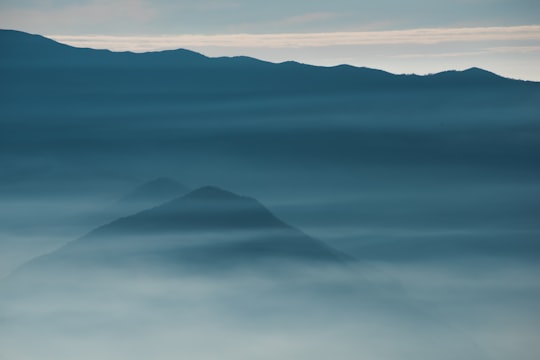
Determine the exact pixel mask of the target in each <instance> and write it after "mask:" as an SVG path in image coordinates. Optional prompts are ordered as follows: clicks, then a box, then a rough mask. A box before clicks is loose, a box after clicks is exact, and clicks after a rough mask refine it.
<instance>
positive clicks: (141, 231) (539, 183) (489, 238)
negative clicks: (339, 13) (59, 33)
mask: <svg viewBox="0 0 540 360" xmlns="http://www.w3.org/2000/svg"><path fill="white" fill-rule="evenodd" d="M0 40H1V41H2V44H4V43H5V44H11V45H10V46H7V45H6V46H4V48H10V49H13V50H12V51H8V52H6V53H5V54H2V55H1V56H0V74H1V76H2V78H3V79H4V81H2V82H1V83H0V126H1V128H2V130H1V131H0V169H1V171H0V204H1V205H0V358H6V359H25V360H26V359H36V358H40V359H55V360H57V359H59V360H62V359H73V358H77V359H98V358H99V359H147V358H159V359H178V358H193V359H201V360H206V359H276V358H282V359H300V360H302V359H328V358H337V359H359V358H361V359H380V360H394V359H395V360H397V359H405V360H407V359H456V358H460V359H493V360H503V359H510V358H511V359H523V360H533V359H537V358H538V357H539V355H540V345H539V342H538V339H539V336H540V311H539V310H540V309H539V305H538V304H540V282H539V281H538V278H540V277H539V275H540V265H539V262H538V260H539V258H540V244H539V242H538V241H539V239H540V223H539V222H538V219H539V218H540V202H539V200H540V168H539V167H538V164H539V163H540V122H539V119H540V107H539V105H538V104H539V103H540V101H539V100H540V86H539V84H538V83H535V82H524V81H516V80H510V79H505V78H501V77H499V76H497V75H495V74H492V73H489V72H486V71H483V70H481V69H474V68H473V69H469V70H466V71H462V72H455V71H449V72H444V73H440V74H434V75H429V76H415V75H392V74H389V73H385V72H382V71H378V70H373V69H366V68H354V67H349V66H339V67H332V68H322V67H314V66H308V65H303V64H298V63H283V64H271V63H265V62H261V61H258V60H255V59H249V58H206V57H204V56H202V55H199V54H196V53H191V52H188V51H185V50H183V51H171V52H162V53H148V54H132V53H111V52H106V51H98V50H89V49H75V48H70V47H67V46H64V45H60V44H57V43H54V42H52V41H50V40H47V39H45V38H41V37H33V36H31V35H28V34H22V33H17V34H13V33H10V32H2V34H1V37H0ZM12 44H17V46H12Z"/></svg>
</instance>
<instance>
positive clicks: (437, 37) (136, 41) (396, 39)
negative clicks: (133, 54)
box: [50, 17, 540, 51]
mask: <svg viewBox="0 0 540 360" xmlns="http://www.w3.org/2000/svg"><path fill="white" fill-rule="evenodd" d="M312 18H313V17H308V18H306V19H299V20H302V21H303V20H310V19H312ZM50 37H51V38H53V39H55V40H57V41H60V42H63V43H67V44H70V45H74V46H81V47H92V48H107V49H111V50H118V51H122V50H131V51H152V50H164V49H174V48H179V47H187V48H190V47H236V48H302V47H326V46H363V45H396V44H424V45H429V44H441V43H459V42H486V41H505V42H509V41H540V25H529V26H508V27H468V28H424V29H409V30H392V31H362V32H327V33H285V34H220V35H196V34H189V35H188V34H186V35H157V36H107V35H50Z"/></svg>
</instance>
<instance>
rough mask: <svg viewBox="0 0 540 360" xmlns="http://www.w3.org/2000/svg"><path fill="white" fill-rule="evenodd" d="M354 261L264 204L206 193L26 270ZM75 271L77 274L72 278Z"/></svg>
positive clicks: (117, 226)
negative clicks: (294, 226)
mask: <svg viewBox="0 0 540 360" xmlns="http://www.w3.org/2000/svg"><path fill="white" fill-rule="evenodd" d="M349 260H350V258H349V257H348V256H346V255H344V254H341V253H340V252H339V251H337V250H334V249H332V248H330V247H329V246H327V245H325V244H324V243H322V242H320V241H318V240H315V239H312V238H311V237H309V236H307V235H306V234H304V233H302V232H301V231H299V230H297V229H295V228H293V227H291V226H289V225H287V224H285V223H284V222H283V221H281V220H280V219H278V218H277V217H275V216H274V215H273V214H272V213H271V212H270V211H269V210H268V209H266V208H265V207H264V206H263V205H261V204H260V203H259V202H258V201H256V200H254V199H252V198H249V197H244V196H239V195H236V194H234V193H231V192H228V191H225V190H222V189H219V188H216V187H211V186H206V187H203V188H200V189H197V190H195V191H192V192H190V193H188V194H187V195H185V196H182V197H179V198H176V199H174V200H171V201H169V202H167V203H165V204H163V205H160V206H157V207H154V208H151V209H147V210H145V211H142V212H140V213H137V214H135V215H131V216H127V217H124V218H120V219H118V220H115V221H113V222H111V223H109V224H107V225H104V226H102V227H100V228H97V229H95V230H93V231H91V232H90V233H89V234H88V235H86V236H84V237H82V238H80V239H77V240H75V241H72V242H70V243H68V244H66V245H65V246H63V247H62V248H60V249H59V250H57V251H55V252H53V253H51V254H49V255H45V256H42V257H39V258H37V259H35V260H33V261H30V262H29V263H28V264H26V265H24V266H22V267H21V268H20V269H19V270H17V271H16V272H15V275H17V274H28V275H31V274H32V273H33V272H34V271H39V270H40V269H49V270H57V271H61V272H70V271H74V272H76V271H78V270H81V271H87V270H92V269H96V270H97V269H102V270H103V269H107V268H117V269H130V271H144V269H157V270H163V269H166V270H170V269H191V270H192V269H197V270H198V271H205V272H206V271H215V270H224V269H228V268H239V267H240V268H242V267H245V266H249V267H251V266H254V265H257V264H261V263H264V264H266V263H268V261H270V262H272V261H278V262H283V263H287V264H292V265H305V264H313V263H314V262H315V263H323V264H336V265H337V264H344V263H347V262H348V261H349ZM70 269H71V270H70Z"/></svg>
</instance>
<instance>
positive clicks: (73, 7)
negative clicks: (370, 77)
mask: <svg viewBox="0 0 540 360" xmlns="http://www.w3.org/2000/svg"><path fill="white" fill-rule="evenodd" d="M0 28H4V29H15V30H21V31H26V32H30V33H37V34H41V35H45V36H49V37H52V38H54V39H56V40H58V41H61V42H64V43H68V44H71V45H75V46H85V47H93V48H107V49H111V50H131V51H149V50H164V49H174V48H187V49H190V50H194V51H198V52H201V53H203V54H205V55H208V56H233V55H248V56H253V57H257V58H261V59H264V60H269V61H274V62H281V61H286V60H295V61H299V62H304V63H310V64H316V65H337V64H342V63H347V64H351V65H356V66H368V67H372V68H378V69H383V70H387V71H390V72H394V73H418V74H425V73H432V72H438V71H442V70H448V69H465V68H468V67H472V66H477V67H481V68H484V69H487V70H490V71H494V72H496V73H498V74H501V75H504V76H508V77H513V78H519V79H526V80H537V81H540V1H538V0H453V1H437V0H410V1H403V0H378V1H372V2H366V1H351V0H333V1H320V0H310V1H299V0H274V1H262V0H221V1H220V0H199V1H186V0H179V1H173V0H154V1H149V0H1V2H0Z"/></svg>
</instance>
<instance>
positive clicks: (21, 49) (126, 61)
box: [0, 30, 509, 90]
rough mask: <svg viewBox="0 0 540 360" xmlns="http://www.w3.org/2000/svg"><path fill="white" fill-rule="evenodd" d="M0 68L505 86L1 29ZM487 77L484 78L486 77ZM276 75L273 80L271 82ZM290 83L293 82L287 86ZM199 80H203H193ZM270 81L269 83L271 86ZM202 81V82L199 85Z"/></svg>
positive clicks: (481, 79) (471, 75)
mask: <svg viewBox="0 0 540 360" xmlns="http://www.w3.org/2000/svg"><path fill="white" fill-rule="evenodd" d="M0 48H2V55H1V56H0V66H2V67H7V68H21V67H29V68H43V67H64V68H93V69H96V68H103V67H108V68H116V69H118V68H121V69H124V70H126V69H131V68H134V69H142V68H154V69H156V71H157V70H158V68H160V69H161V70H163V69H165V68H176V69H188V68H204V69H205V71H208V69H223V68H225V69H228V71H232V73H230V74H223V73H218V74H215V73H207V74H206V75H203V74H202V73H201V77H204V78H207V79H208V78H210V79H214V80H217V81H233V80H236V81H242V82H243V81H245V79H243V78H242V75H241V74H238V73H237V71H241V72H242V73H243V74H244V75H245V76H246V77H248V78H249V79H251V80H252V81H253V80H254V79H253V76H256V77H257V78H259V79H260V80H261V81H263V82H264V81H265V82H279V81H285V80H289V81H287V85H288V86H291V85H293V88H301V89H302V90H309V89H312V88H313V87H314V86H315V87H316V88H317V87H319V88H320V87H321V86H323V85H324V86H327V87H329V88H330V89H334V90H335V88H336V87H338V88H341V89H350V88H362V87H365V86H370V87H373V86H377V87H379V86H390V85H391V86H394V87H395V86H407V85H418V84H423V82H424V81H425V80H429V85H431V86H433V85H436V84H438V83H439V82H440V81H441V80H444V85H448V84H447V82H448V81H449V83H450V84H451V85H452V84H454V85H455V84H462V83H464V82H465V83H469V84H470V83H476V85H483V86H493V85H494V84H497V83H499V82H500V81H501V80H506V81H509V79H505V78H502V77H499V76H497V75H495V74H493V73H490V72H488V71H485V70H481V69H478V68H472V69H468V70H465V71H446V72H442V73H438V74H434V75H427V76H417V75H393V74H391V73H388V72H385V71H382V70H375V69H369V68H364V67H360V68H359V67H354V66H350V65H339V66H333V67H319V66H312V65H306V64H300V63H298V62H294V61H287V62H283V63H280V64H274V63H270V62H265V61H262V60H258V59H254V58H250V57H247V56H236V57H217V58H209V57H206V56H204V55H201V54H199V53H196V52H193V51H189V50H185V49H177V50H166V51H155V52H146V53H132V52H112V51H109V50H96V49H89V48H75V47H71V46H68V45H64V44H60V43H58V42H56V41H53V40H51V39H48V38H46V37H43V36H40V35H31V34H27V33H24V32H20V31H15V30H0ZM488 75H489V76H488ZM276 76H277V78H276ZM291 76H292V79H293V80H295V81H290V80H291ZM198 80H199V81H201V80H203V79H202V78H199V79H198ZM272 80H274V81H272ZM203 81H204V80H203Z"/></svg>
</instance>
